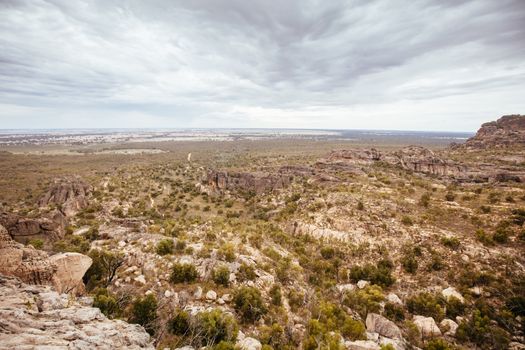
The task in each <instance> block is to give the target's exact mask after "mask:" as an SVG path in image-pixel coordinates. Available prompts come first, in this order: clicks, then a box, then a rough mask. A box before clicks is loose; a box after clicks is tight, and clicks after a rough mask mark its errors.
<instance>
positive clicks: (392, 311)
mask: <svg viewBox="0 0 525 350" xmlns="http://www.w3.org/2000/svg"><path fill="white" fill-rule="evenodd" d="M384 313H385V317H386V318H388V319H390V320H392V321H395V322H400V321H403V320H404V319H405V309H404V308H403V307H402V306H400V305H398V304H394V303H386V304H385V309H384Z"/></svg>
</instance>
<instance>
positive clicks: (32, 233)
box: [0, 210, 66, 244]
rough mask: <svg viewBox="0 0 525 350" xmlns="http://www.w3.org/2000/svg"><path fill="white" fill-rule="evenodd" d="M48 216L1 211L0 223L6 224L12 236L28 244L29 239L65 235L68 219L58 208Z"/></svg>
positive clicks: (45, 238) (51, 238)
mask: <svg viewBox="0 0 525 350" xmlns="http://www.w3.org/2000/svg"><path fill="white" fill-rule="evenodd" d="M47 216H48V217H42V218H24V217H21V216H20V215H18V214H14V213H6V212H0V225H2V226H4V227H5V228H6V229H7V231H8V232H9V234H10V235H11V237H12V238H13V239H14V240H15V241H17V242H20V243H23V244H26V243H27V242H28V241H29V240H31V239H35V238H41V239H44V240H57V239H60V238H62V237H63V236H64V233H65V229H64V228H65V226H66V220H65V217H64V215H63V214H62V213H61V212H59V211H58V210H55V211H52V212H51V213H48V214H47Z"/></svg>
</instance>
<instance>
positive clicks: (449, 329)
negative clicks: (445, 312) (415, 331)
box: [439, 318, 458, 336]
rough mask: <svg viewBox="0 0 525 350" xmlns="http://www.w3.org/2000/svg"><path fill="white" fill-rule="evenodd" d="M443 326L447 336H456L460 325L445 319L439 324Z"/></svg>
mask: <svg viewBox="0 0 525 350" xmlns="http://www.w3.org/2000/svg"><path fill="white" fill-rule="evenodd" d="M439 325H440V326H441V329H443V330H444V332H445V335H451V336H454V335H456V331H457V329H458V324H457V323H456V322H454V321H452V320H451V319H448V318H445V319H444V320H443V321H441V322H440V323H439Z"/></svg>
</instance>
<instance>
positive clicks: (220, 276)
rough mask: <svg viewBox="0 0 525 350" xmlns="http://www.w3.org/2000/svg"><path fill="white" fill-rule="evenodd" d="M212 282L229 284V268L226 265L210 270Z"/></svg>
mask: <svg viewBox="0 0 525 350" xmlns="http://www.w3.org/2000/svg"><path fill="white" fill-rule="evenodd" d="M212 278H213V282H215V283H217V284H219V285H222V286H225V287H227V286H228V285H229V284H230V269H229V268H228V266H225V265H223V266H219V267H216V268H215V269H213V271H212Z"/></svg>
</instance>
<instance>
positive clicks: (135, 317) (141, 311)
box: [130, 294, 158, 335]
mask: <svg viewBox="0 0 525 350" xmlns="http://www.w3.org/2000/svg"><path fill="white" fill-rule="evenodd" d="M157 307H158V304H157V299H156V298H155V296H154V295H153V294H149V295H146V296H145V297H143V298H138V299H137V300H135V302H133V305H132V309H131V318H130V322H131V323H138V324H140V325H141V326H143V327H144V329H145V330H146V331H147V332H148V333H149V334H151V335H153V334H155V329H156V320H157Z"/></svg>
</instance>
